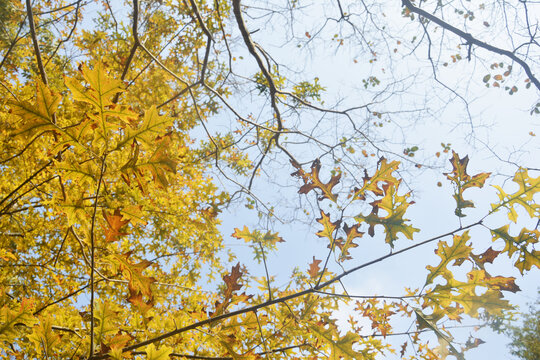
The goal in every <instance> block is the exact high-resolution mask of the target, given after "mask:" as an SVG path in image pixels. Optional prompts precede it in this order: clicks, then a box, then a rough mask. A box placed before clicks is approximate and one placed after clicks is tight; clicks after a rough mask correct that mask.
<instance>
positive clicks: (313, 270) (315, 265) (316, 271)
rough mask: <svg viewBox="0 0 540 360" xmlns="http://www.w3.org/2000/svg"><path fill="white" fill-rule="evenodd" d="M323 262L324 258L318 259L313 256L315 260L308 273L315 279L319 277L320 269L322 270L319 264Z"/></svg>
mask: <svg viewBox="0 0 540 360" xmlns="http://www.w3.org/2000/svg"><path fill="white" fill-rule="evenodd" d="M321 262H322V260H316V259H315V256H314V257H313V262H312V263H311V264H309V270H308V274H309V276H310V277H311V278H312V279H313V278H315V277H317V274H319V271H321V268H320V267H319V264H320V263H321Z"/></svg>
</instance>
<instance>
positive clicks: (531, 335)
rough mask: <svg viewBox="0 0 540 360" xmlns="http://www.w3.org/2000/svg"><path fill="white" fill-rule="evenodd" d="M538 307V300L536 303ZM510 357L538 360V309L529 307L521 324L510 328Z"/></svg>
mask: <svg viewBox="0 0 540 360" xmlns="http://www.w3.org/2000/svg"><path fill="white" fill-rule="evenodd" d="M536 304H537V305H538V300H537V302H536ZM509 333H510V336H511V338H512V342H511V343H510V348H511V349H512V355H515V356H517V357H519V358H520V359H525V360H529V359H538V357H539V356H540V339H539V338H538V334H539V333H540V309H535V308H534V307H533V306H531V308H530V311H529V312H528V313H524V314H523V324H522V325H521V326H513V327H511V328H510V331H509Z"/></svg>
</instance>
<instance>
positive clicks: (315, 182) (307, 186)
mask: <svg viewBox="0 0 540 360" xmlns="http://www.w3.org/2000/svg"><path fill="white" fill-rule="evenodd" d="M291 164H292V165H293V166H294V167H295V168H296V169H297V171H295V172H294V173H292V174H291V175H292V176H296V177H299V178H301V179H302V180H303V181H304V185H302V186H301V187H300V190H298V193H299V194H307V193H309V192H310V191H311V190H314V189H320V190H321V191H322V199H325V198H326V199H329V200H331V201H333V202H336V201H337V195H336V194H333V193H332V189H333V188H334V186H336V185H337V184H338V183H339V179H341V173H338V174H336V175H332V177H331V178H330V181H328V182H327V183H326V184H325V183H323V182H322V181H321V179H320V178H319V175H320V170H321V162H320V161H319V159H316V160H315V161H313V163H312V164H311V173H306V172H305V171H304V170H303V169H302V167H301V166H300V165H299V164H298V163H296V162H294V161H291Z"/></svg>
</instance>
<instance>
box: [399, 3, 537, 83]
mask: <svg viewBox="0 0 540 360" xmlns="http://www.w3.org/2000/svg"><path fill="white" fill-rule="evenodd" d="M401 4H402V5H403V6H405V7H406V8H407V9H409V11H411V12H413V13H416V14H418V15H420V16H423V17H425V18H426V19H428V20H430V21H432V22H434V23H436V24H438V25H439V26H441V27H442V28H443V29H445V30H448V31H450V32H452V33H454V34H456V35H457V36H459V37H461V38H462V39H464V40H465V41H467V44H468V45H469V46H471V45H476V46H478V47H481V48H483V49H486V50H488V51H491V52H494V53H496V54H499V55H503V56H506V57H508V58H510V59H512V60H513V61H515V62H517V63H518V64H519V65H521V67H522V68H523V70H525V73H526V74H527V76H528V77H529V79H530V80H531V81H532V82H533V83H534V85H535V86H536V88H537V89H538V90H540V81H539V80H538V79H537V78H536V77H535V76H534V74H533V72H532V70H531V68H530V67H529V65H528V64H527V63H526V62H525V61H524V60H522V59H520V58H519V57H517V56H516V54H514V53H513V52H512V51H509V50H504V49H501V48H498V47H496V46H493V45H490V44H487V43H485V42H483V41H480V40H478V39H476V38H474V37H473V36H472V35H471V34H469V33H466V32H464V31H462V30H460V29H458V28H456V27H454V26H452V25H450V24H448V23H447V22H445V21H443V20H441V19H439V18H438V17H436V16H434V15H432V14H430V13H428V12H427V11H425V10H423V9H420V8H417V7H416V6H414V5H413V4H412V3H411V1H410V0H401Z"/></svg>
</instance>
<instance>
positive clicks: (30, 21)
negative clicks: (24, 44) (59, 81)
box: [26, 0, 48, 85]
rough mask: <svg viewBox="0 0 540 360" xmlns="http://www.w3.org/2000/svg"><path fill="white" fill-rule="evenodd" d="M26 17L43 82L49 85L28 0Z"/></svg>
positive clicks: (28, 0)
mask: <svg viewBox="0 0 540 360" xmlns="http://www.w3.org/2000/svg"><path fill="white" fill-rule="evenodd" d="M26 15H27V17H28V25H29V26H30V35H31V36H32V44H33V45H34V53H35V55H36V61H37V65H38V69H39V74H40V75H41V81H43V83H44V84H45V85H48V81H47V74H46V73H45V68H44V67H43V61H41V52H40V51H39V44H38V40H37V36H36V27H35V25H34V15H33V14H32V4H31V3H30V0H26Z"/></svg>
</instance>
